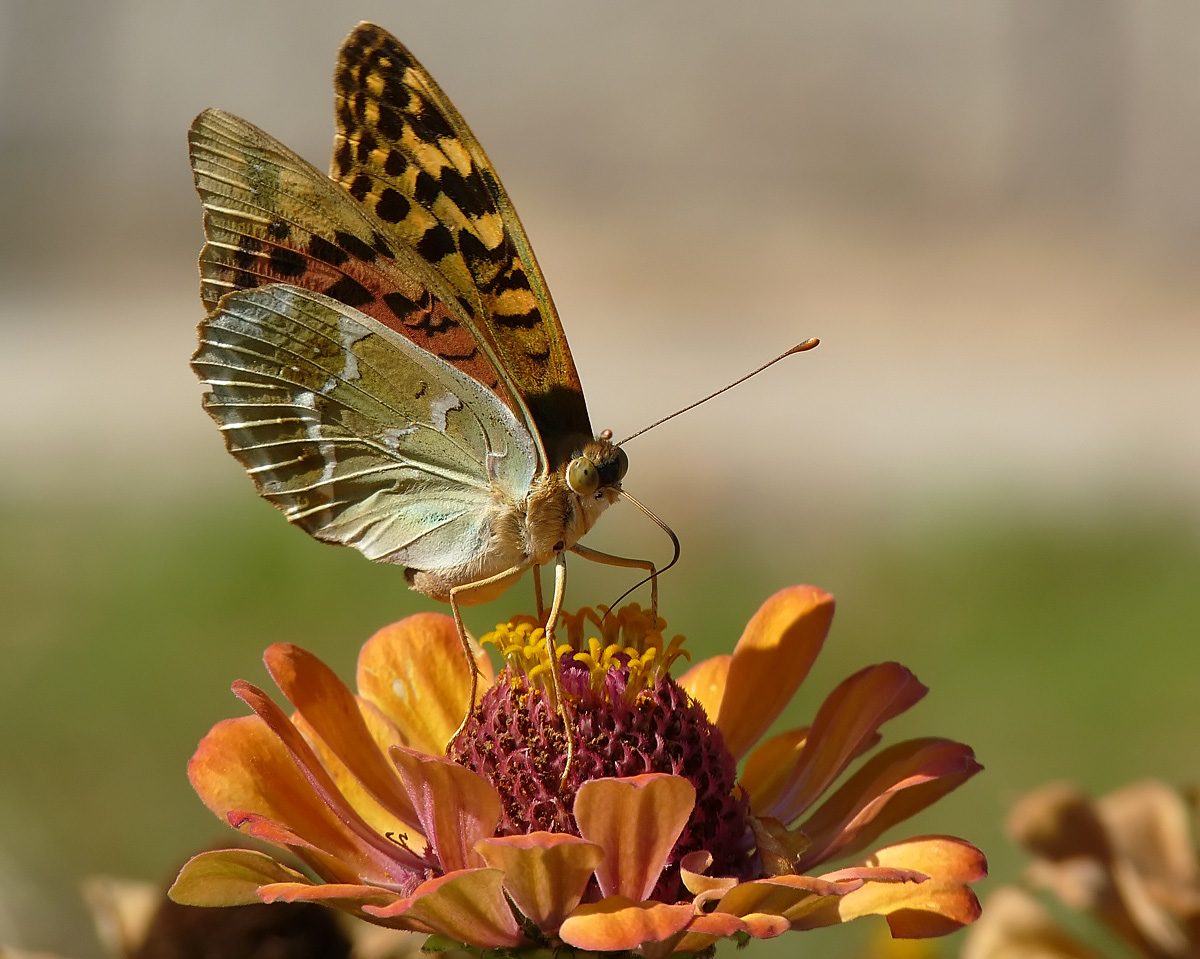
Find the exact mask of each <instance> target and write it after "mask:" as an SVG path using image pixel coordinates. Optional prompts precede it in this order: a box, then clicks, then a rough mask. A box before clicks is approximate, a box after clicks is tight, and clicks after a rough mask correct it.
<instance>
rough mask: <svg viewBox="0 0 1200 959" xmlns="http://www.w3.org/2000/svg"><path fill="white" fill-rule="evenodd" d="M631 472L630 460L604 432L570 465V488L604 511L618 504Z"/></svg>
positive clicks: (568, 481)
mask: <svg viewBox="0 0 1200 959" xmlns="http://www.w3.org/2000/svg"><path fill="white" fill-rule="evenodd" d="M628 469H629V457H628V456H626V455H625V451H624V450H623V449H621V447H619V446H617V445H616V444H614V443H613V442H612V432H611V431H609V430H604V432H602V433H601V434H600V435H599V436H598V437H596V439H594V440H592V441H591V442H589V443H587V444H586V445H585V446H584V447H583V449H582V450H581V451H580V452H579V454H578V455H576V456H574V457H572V458H571V460H570V462H568V463H567V464H566V467H565V471H566V480H567V486H568V487H570V489H571V492H573V493H574V494H575V495H576V496H578V497H579V499H580V501H581V503H583V504H587V503H588V502H589V501H592V502H596V503H597V505H599V507H600V509H603V508H604V506H607V505H609V504H610V503H614V502H616V499H617V494H618V493H619V492H620V491H621V480H622V479H624V477H625V473H626V472H627V471H628Z"/></svg>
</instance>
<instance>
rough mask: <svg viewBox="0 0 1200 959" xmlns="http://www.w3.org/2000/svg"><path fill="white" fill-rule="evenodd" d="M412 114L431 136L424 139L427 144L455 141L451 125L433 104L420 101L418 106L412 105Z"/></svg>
mask: <svg viewBox="0 0 1200 959" xmlns="http://www.w3.org/2000/svg"><path fill="white" fill-rule="evenodd" d="M414 107H415V108H414ZM410 112H411V113H413V114H414V115H415V118H416V120H417V122H418V123H420V125H421V126H423V127H425V129H426V130H428V131H429V134H431V136H427V137H423V139H426V140H427V142H430V143H433V142H436V141H437V140H439V139H445V140H452V139H454V131H453V130H451V129H450V124H449V123H447V122H446V118H445V117H444V116H442V114H441V113H440V112H439V111H438V109H437V107H435V106H434V105H433V104H432V103H426V102H425V101H424V100H420V101H418V102H417V103H416V104H410Z"/></svg>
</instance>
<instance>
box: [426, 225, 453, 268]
mask: <svg viewBox="0 0 1200 959" xmlns="http://www.w3.org/2000/svg"><path fill="white" fill-rule="evenodd" d="M456 249H457V247H456V246H455V245H454V234H452V233H451V232H450V231H449V230H448V229H446V227H444V226H442V224H440V223H439V224H438V225H437V226H435V227H431V228H430V229H428V230H426V231H425V235H424V236H423V237H421V240H420V242H419V243H417V253H419V254H420V255H421V256H422V257H424V258H425V259H426V260H428V261H429V262H430V263H437V262H439V261H440V260H441V259H442V257H444V256H449V255H450V254H451V253H453V252H455V250H456Z"/></svg>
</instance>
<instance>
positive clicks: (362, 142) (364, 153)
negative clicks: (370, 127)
mask: <svg viewBox="0 0 1200 959" xmlns="http://www.w3.org/2000/svg"><path fill="white" fill-rule="evenodd" d="M375 145H376V144H375V138H374V137H373V136H371V134H370V132H368V131H367V130H363V131H362V133H360V134H359V137H358V150H357V152H356V155H357V157H358V162H359V163H366V162H367V161H368V160H370V159H371V151H372V150H374V149H375Z"/></svg>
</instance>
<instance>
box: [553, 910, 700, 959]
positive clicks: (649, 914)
mask: <svg viewBox="0 0 1200 959" xmlns="http://www.w3.org/2000/svg"><path fill="white" fill-rule="evenodd" d="M693 915H694V913H693V911H692V907H691V905H690V904H689V903H680V904H675V905H672V904H670V903H665V902H634V901H633V900H631V899H628V898H626V897H625V896H609V897H607V898H606V899H602V900H600V902H592V903H585V904H584V905H582V906H580V907H579V908H578V909H576V910H575V911H574V912H573V913H572V914H571V915H570V916H568V917H567V918H566V919H565V920H563V924H562V925H561V926H560V927H559V930H558V935H559V938H560V939H562V941H563V942H565V943H567V945H570V946H575V947H576V948H577V949H588V950H591V951H593V952H615V951H617V950H629V949H637V948H639V947H640V946H642V945H645V944H646V943H655V942H663V941H664V940H668V939H670V938H671V937H672V936H676V935H678V934H679V933H681V932H683V930H684V929H686V928H687V925H688V923H689V922H691V920H692V916H693Z"/></svg>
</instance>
